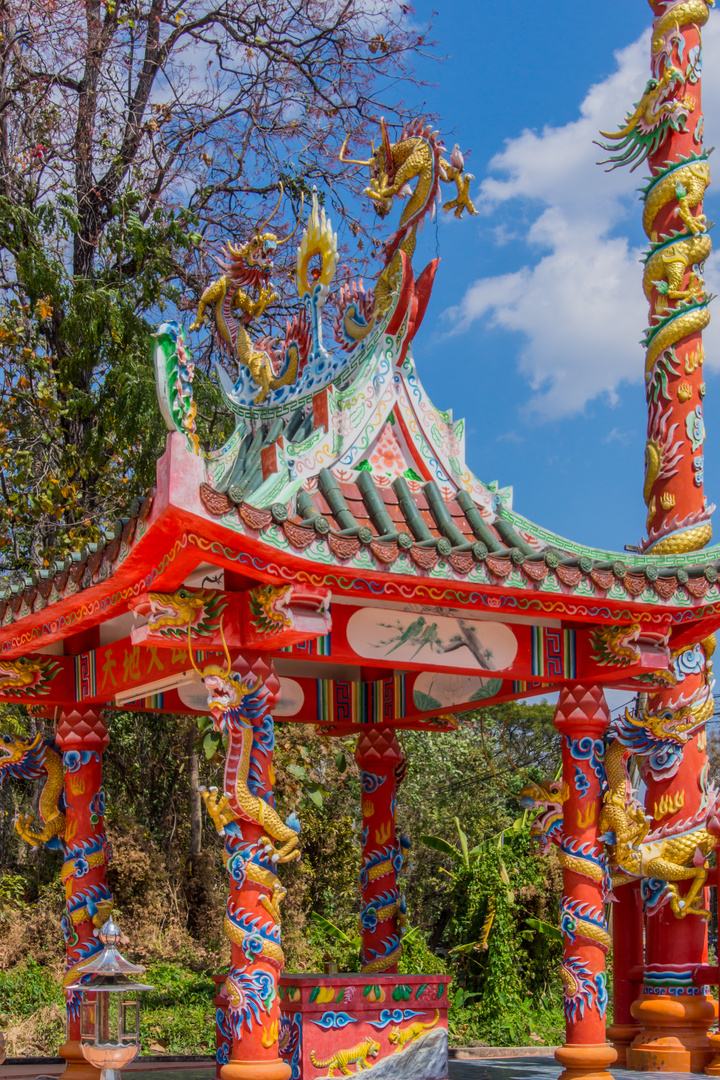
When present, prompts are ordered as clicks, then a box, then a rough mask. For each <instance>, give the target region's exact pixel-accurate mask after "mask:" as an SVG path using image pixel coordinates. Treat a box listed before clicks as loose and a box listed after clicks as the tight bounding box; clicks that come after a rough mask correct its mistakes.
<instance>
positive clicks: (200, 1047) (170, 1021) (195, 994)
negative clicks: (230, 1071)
mask: <svg viewBox="0 0 720 1080" xmlns="http://www.w3.org/2000/svg"><path fill="white" fill-rule="evenodd" d="M145 978H146V979H147V981H148V982H149V983H150V984H151V985H152V986H153V987H154V989H153V990H151V991H149V992H148V993H146V994H143V995H142V997H141V1002H142V1004H141V1011H140V1036H141V1040H142V1043H143V1046H144V1047H145V1048H146V1050H147V1049H148V1048H150V1047H153V1046H154V1047H155V1048H156V1051H157V1050H160V1051H162V1050H165V1051H167V1053H169V1054H207V1053H211V1052H212V1050H213V1048H214V1046H215V1009H214V1007H213V1005H212V999H213V997H214V996H215V984H214V983H213V981H212V979H211V978H209V977H208V976H207V975H205V974H198V973H197V972H195V971H190V970H188V969H187V968H184V967H182V966H181V965H180V964H177V963H172V964H171V963H162V964H160V963H159V964H151V965H150V966H149V967H148V969H147V971H146V973H145Z"/></svg>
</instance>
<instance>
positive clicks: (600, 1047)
mask: <svg viewBox="0 0 720 1080" xmlns="http://www.w3.org/2000/svg"><path fill="white" fill-rule="evenodd" d="M616 1058H617V1054H616V1052H615V1049H614V1047H612V1046H610V1044H609V1043H565V1045H564V1046H559V1047H558V1048H557V1050H556V1051H555V1060H556V1061H557V1062H559V1064H560V1065H563V1066H564V1070H563V1072H562V1073H561V1074H560V1078H559V1080H613V1077H612V1074H611V1073H609V1072H608V1071H607V1067H608V1065H612V1064H613V1062H614V1061H615V1059H616Z"/></svg>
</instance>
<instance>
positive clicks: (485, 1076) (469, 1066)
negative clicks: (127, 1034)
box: [0, 1057, 687, 1080]
mask: <svg viewBox="0 0 720 1080" xmlns="http://www.w3.org/2000/svg"><path fill="white" fill-rule="evenodd" d="M61 1069H62V1066H60V1065H58V1066H57V1067H52V1066H51V1067H49V1068H48V1069H47V1071H45V1072H40V1070H39V1068H38V1066H37V1065H35V1066H34V1067H33V1066H29V1065H23V1066H17V1065H3V1066H0V1080H24V1078H28V1080H30V1078H35V1077H38V1076H40V1077H45V1076H47V1077H50V1078H51V1080H55V1077H57V1076H59V1074H60V1071H61ZM560 1071H561V1070H560V1066H559V1065H558V1064H557V1062H556V1061H555V1059H554V1058H551V1057H526V1058H522V1057H513V1058H505V1059H495V1060H487V1059H486V1060H483V1061H451V1062H450V1080H557V1078H558V1077H559V1075H560ZM123 1072H124V1073H126V1074H127V1073H135V1072H138V1073H142V1080H172V1078H173V1077H175V1076H177V1077H178V1078H179V1080H212V1078H213V1077H214V1076H215V1069H214V1068H212V1067H210V1068H207V1067H204V1066H203V1067H201V1068H198V1067H197V1066H195V1067H192V1066H190V1067H187V1066H186V1067H182V1065H181V1064H180V1063H178V1062H167V1064H166V1065H165V1067H164V1068H162V1069H158V1068H148V1067H147V1066H143V1064H142V1063H141V1064H139V1065H137V1064H136V1065H135V1066H130V1068H129V1069H124V1070H123ZM611 1072H612V1075H613V1076H614V1078H615V1080H638V1077H640V1076H641V1077H642V1080H687V1078H686V1076H685V1075H682V1076H681V1074H680V1073H635V1072H626V1070H625V1069H611ZM138 1080H140V1078H139V1077H138Z"/></svg>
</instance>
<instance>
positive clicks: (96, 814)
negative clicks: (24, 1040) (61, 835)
mask: <svg viewBox="0 0 720 1080" xmlns="http://www.w3.org/2000/svg"><path fill="white" fill-rule="evenodd" d="M109 741H110V740H109V738H108V733H107V728H106V726H105V722H104V720H103V718H102V714H101V713H99V712H96V711H93V710H92V709H88V710H86V711H83V712H79V711H73V712H66V713H63V714H62V717H61V719H60V722H59V724H58V729H57V743H58V746H59V747H60V749H61V750H62V751H63V771H64V793H65V803H66V809H65V815H66V818H65V821H66V828H65V859H64V862H63V867H62V873H61V876H62V880H63V883H64V885H65V915H64V917H63V932H64V934H65V943H66V949H67V966H66V975H65V979H64V984H65V985H68V984H69V983H71V982H73V981H74V980H75V979H76V978H77V976H78V972H79V971H80V970H82V964H83V961H85V960H89V959H90V957H92V956H94V955H95V953H97V952H99V951H100V949H101V948H102V944H101V942H100V941H99V940H98V938H97V936H96V930H97V929H98V928H99V927H100V926H101V925H102V923H103V922H104V921H105V919H106V918H107V917H108V915H109V914H110V913H111V911H112V897H111V896H110V892H109V890H108V887H107V882H106V869H107V863H108V847H107V838H106V836H105V824H104V817H103V815H104V812H105V798H104V794H103V787H102V753H103V750H104V749H105V747H106V746H107V745H108V742H109ZM60 1056H61V1057H63V1058H65V1061H66V1062H67V1065H66V1066H65V1070H64V1072H63V1077H64V1078H65V1080H90V1078H92V1077H98V1076H99V1075H100V1073H99V1070H98V1069H95V1068H94V1067H93V1066H91V1065H89V1064H88V1062H87V1061H86V1060H85V1058H84V1057H83V1056H82V1053H81V1051H80V994H79V993H78V992H77V991H75V992H73V993H68V994H67V1041H66V1043H65V1045H64V1046H61V1047H60Z"/></svg>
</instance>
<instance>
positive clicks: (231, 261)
mask: <svg viewBox="0 0 720 1080" xmlns="http://www.w3.org/2000/svg"><path fill="white" fill-rule="evenodd" d="M277 246H278V238H277V236H275V234H274V233H266V232H260V233H256V234H255V236H252V237H251V238H250V239H249V240H248V241H247V242H246V243H245V244H242V245H241V246H240V247H236V246H235V245H234V244H232V243H230V241H228V242H227V244H226V245H225V247H224V248H223V255H224V257H225V261H224V262H223V263H221V264H220V265H221V268H222V270H223V271H224V272H225V273H226V274H227V275H228V277H229V278H230V280H231V281H233V282H235V283H236V284H240V285H256V286H258V287H262V286H263V285H267V284H268V283H269V281H270V277H271V275H272V272H273V269H274V262H273V260H274V257H275V251H276V250H277Z"/></svg>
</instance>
